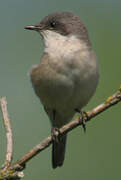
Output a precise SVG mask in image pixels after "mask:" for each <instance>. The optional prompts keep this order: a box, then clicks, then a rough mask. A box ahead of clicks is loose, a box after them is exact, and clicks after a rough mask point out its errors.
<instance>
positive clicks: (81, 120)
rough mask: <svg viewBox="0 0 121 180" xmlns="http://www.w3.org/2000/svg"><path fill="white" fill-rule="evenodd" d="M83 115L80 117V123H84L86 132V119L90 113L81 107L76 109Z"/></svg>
mask: <svg viewBox="0 0 121 180" xmlns="http://www.w3.org/2000/svg"><path fill="white" fill-rule="evenodd" d="M75 111H76V112H78V113H79V114H80V115H81V116H80V117H79V123H80V124H81V125H82V127H83V130H84V132H86V121H85V119H89V117H88V114H87V113H86V112H85V111H80V110H79V109H75Z"/></svg>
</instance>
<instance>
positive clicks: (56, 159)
mask: <svg viewBox="0 0 121 180" xmlns="http://www.w3.org/2000/svg"><path fill="white" fill-rule="evenodd" d="M66 138H67V136H63V137H61V138H60V139H59V142H55V141H54V142H53V145H52V166H53V168H54V169H55V168H56V167H58V166H62V165H63V162H64V157H65V148H66Z"/></svg>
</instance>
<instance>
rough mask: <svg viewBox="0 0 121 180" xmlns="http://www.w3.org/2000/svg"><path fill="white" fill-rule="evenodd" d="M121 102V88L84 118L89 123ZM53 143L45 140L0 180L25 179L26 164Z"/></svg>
mask: <svg viewBox="0 0 121 180" xmlns="http://www.w3.org/2000/svg"><path fill="white" fill-rule="evenodd" d="M0 101H1V109H2V112H3V117H4V118H3V119H4V121H5V120H6V119H9V118H8V113H6V112H7V106H6V104H7V103H6V99H5V98H2V99H1V100H0ZM120 101H121V87H120V89H119V91H117V92H116V93H115V94H113V95H112V96H110V97H109V98H107V100H106V101H105V102H104V103H103V104H100V105H99V106H97V107H96V108H94V109H93V110H92V111H90V112H87V115H88V117H87V116H86V115H85V117H84V119H85V121H86V122H88V121H89V120H91V119H92V118H93V117H95V116H97V115H98V114H100V113H101V112H103V111H105V110H106V109H108V108H110V107H111V106H113V105H115V104H117V103H119V102H120ZM6 114H7V115H6ZM81 120H82V119H81V118H80V117H78V118H76V119H75V120H74V121H71V122H70V123H68V124H66V125H65V126H63V127H62V128H60V134H58V132H56V133H55V135H56V136H58V135H59V136H63V135H64V134H66V133H68V132H69V131H71V130H72V129H74V128H76V127H77V126H79V125H82V123H81ZM6 123H7V120H6ZM6 123H4V124H5V127H6V129H8V125H6ZM9 127H10V126H9ZM10 129H11V128H10ZM10 129H9V130H10ZM6 132H7V130H6ZM6 134H7V133H6ZM9 138H12V135H11V137H10V136H7V139H9ZM11 143H12V142H11ZM51 143H52V137H51V136H48V137H47V138H46V139H45V140H43V141H42V142H41V143H40V144H38V145H36V146H35V147H34V148H33V149H31V150H30V151H29V152H28V153H26V154H25V155H24V156H23V157H22V158H20V159H19V160H18V161H17V162H15V163H14V164H13V165H12V166H10V167H8V168H4V169H2V170H1V171H0V180H4V179H6V180H13V179H14V180H18V179H21V178H23V177H24V174H23V172H22V170H23V169H25V167H26V163H27V162H28V161H29V160H30V159H32V158H33V157H34V156H36V155H37V154H38V153H39V152H41V151H42V150H44V149H45V148H47V147H48V146H49V145H50V144H51ZM9 144H10V141H9ZM11 146H12V144H11ZM7 149H8V150H9V149H10V148H7ZM8 150H7V152H8ZM10 153H11V158H10V157H8V156H6V160H7V162H8V160H9V162H11V160H12V149H11V151H10ZM7 154H8V153H7ZM5 162H6V161H5Z"/></svg>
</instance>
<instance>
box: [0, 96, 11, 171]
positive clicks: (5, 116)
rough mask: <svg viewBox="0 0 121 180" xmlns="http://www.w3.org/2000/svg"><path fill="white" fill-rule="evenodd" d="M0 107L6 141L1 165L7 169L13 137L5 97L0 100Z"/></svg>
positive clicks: (9, 162) (9, 163)
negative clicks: (4, 154)
mask: <svg viewBox="0 0 121 180" xmlns="http://www.w3.org/2000/svg"><path fill="white" fill-rule="evenodd" d="M0 105H1V111H2V114H3V123H4V127H5V131H6V139H7V148H6V149H7V151H6V156H5V162H4V164H3V165H2V168H8V167H9V166H10V165H11V162H12V159H13V136H12V129H11V123H10V118H9V115H8V110H7V101H6V98H5V97H3V98H1V99H0Z"/></svg>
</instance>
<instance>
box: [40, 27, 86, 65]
mask: <svg viewBox="0 0 121 180" xmlns="http://www.w3.org/2000/svg"><path fill="white" fill-rule="evenodd" d="M43 34H44V43H45V52H47V53H48V54H49V56H51V58H53V59H56V60H59V59H60V60H61V61H63V60H64V61H65V62H66V61H71V59H73V58H74V56H75V53H76V52H78V51H79V50H81V49H84V48H85V44H84V43H81V42H80V40H79V39H77V38H76V36H74V35H73V36H64V35H61V34H59V33H56V32H53V31H49V30H46V31H45V32H44V33H43Z"/></svg>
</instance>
